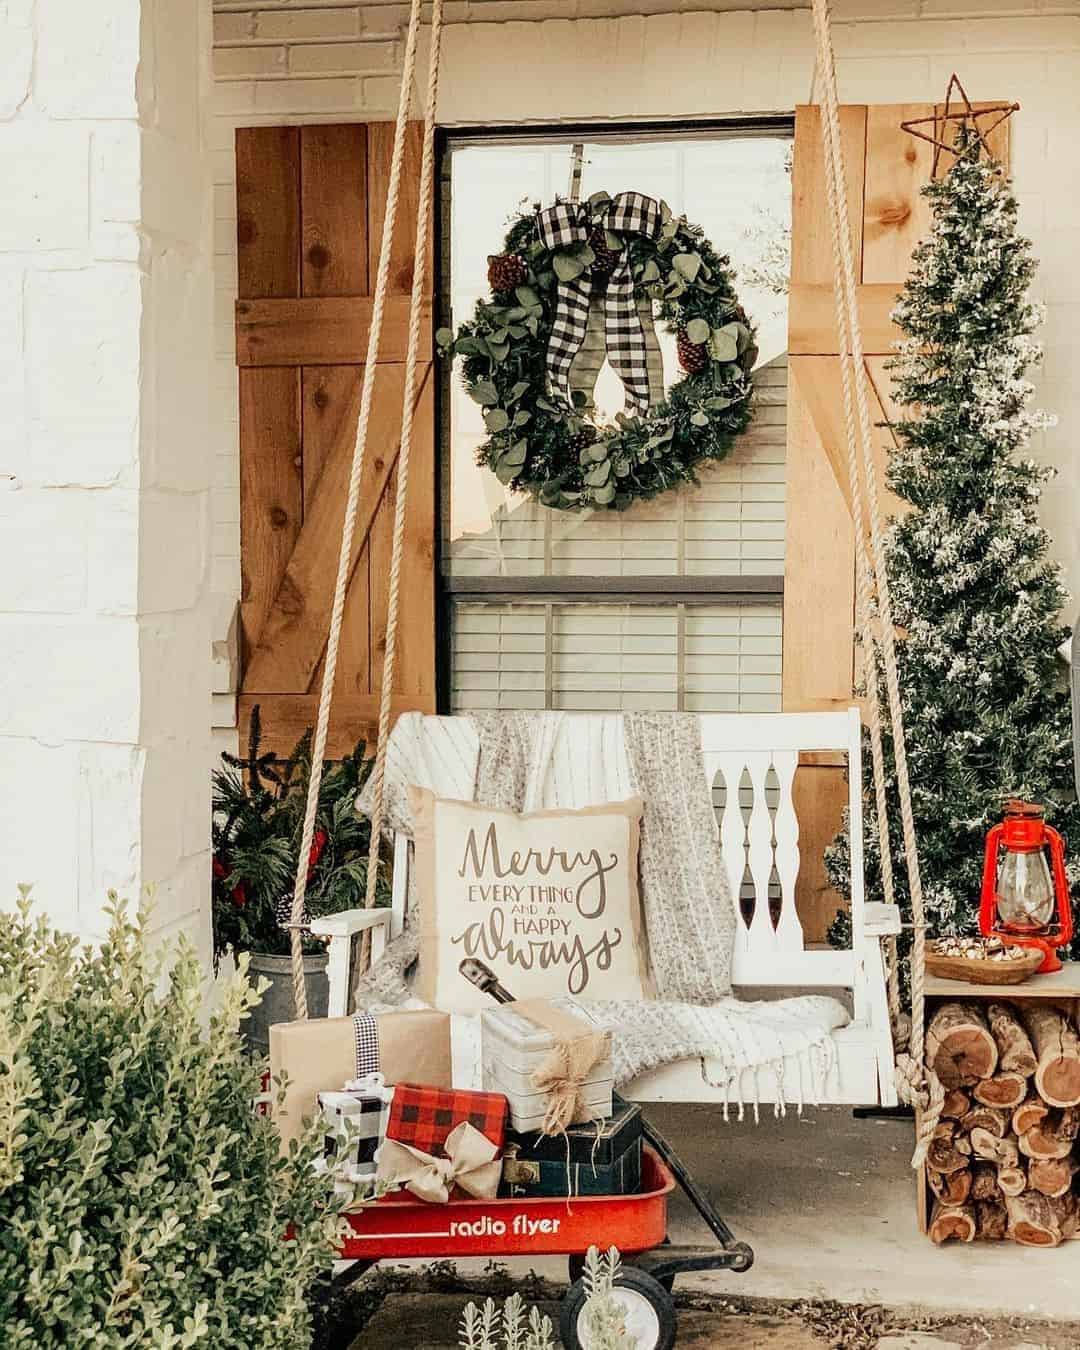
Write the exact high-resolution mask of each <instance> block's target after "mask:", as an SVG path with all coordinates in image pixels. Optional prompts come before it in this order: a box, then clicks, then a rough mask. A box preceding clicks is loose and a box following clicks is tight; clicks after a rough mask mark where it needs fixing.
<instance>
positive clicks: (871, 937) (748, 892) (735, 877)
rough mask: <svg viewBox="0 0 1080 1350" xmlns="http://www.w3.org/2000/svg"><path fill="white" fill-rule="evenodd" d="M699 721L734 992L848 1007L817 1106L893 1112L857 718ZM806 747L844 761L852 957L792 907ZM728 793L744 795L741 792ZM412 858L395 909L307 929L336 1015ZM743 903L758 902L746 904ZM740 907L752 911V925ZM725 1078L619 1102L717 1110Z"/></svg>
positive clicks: (661, 1072) (636, 1089) (668, 1082)
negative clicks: (811, 941) (809, 929)
mask: <svg viewBox="0 0 1080 1350" xmlns="http://www.w3.org/2000/svg"><path fill="white" fill-rule="evenodd" d="M699 717H700V724H701V739H702V749H703V752H704V760H705V769H706V773H707V775H708V778H709V781H710V784H711V785H712V787H713V790H714V800H715V798H716V796H717V789H722V797H723V807H722V810H721V811H720V812H719V813H718V814H719V821H718V830H719V834H720V842H721V847H722V852H723V857H724V863H725V866H726V868H727V872H728V880H729V882H730V890H731V894H732V896H733V897H734V904H735V914H736V940H735V948H734V959H733V971H732V979H733V984H734V986H735V989H736V993H737V994H740V995H741V996H743V997H750V998H761V997H768V996H770V995H771V994H777V993H779V992H781V991H782V992H783V993H785V994H794V993H808V992H825V993H830V994H834V995H836V996H838V997H839V998H841V1000H842V1001H847V1002H848V1003H849V1006H850V1011H851V1021H850V1022H849V1023H848V1024H847V1025H846V1026H843V1027H840V1028H839V1029H838V1030H836V1031H835V1032H833V1040H834V1045H835V1050H836V1071H835V1072H834V1073H832V1074H830V1075H829V1076H828V1079H827V1082H826V1091H825V1094H824V1096H823V1098H822V1100H823V1101H826V1102H833V1103H847V1104H851V1105H867V1104H874V1103H880V1104H881V1105H883V1106H893V1105H895V1104H896V1101H897V1097H896V1088H895V1085H894V1077H893V1071H894V1057H893V1040H892V1032H891V1027H890V1019H889V1007H888V998H887V992H886V968H885V954H884V952H883V950H882V942H883V940H884V939H885V938H886V937H887V936H889V934H895V932H896V931H897V928H898V919H899V916H898V911H897V909H896V907H895V906H894V905H884V904H868V903H867V902H866V900H865V898H864V891H863V831H862V793H861V790H862V750H861V728H860V719H859V710H858V709H857V708H849V709H848V710H846V711H842V712H808V713H766V714H730V713H702V714H700V715H699ZM811 750H816V751H834V752H835V751H840V752H843V753H844V754H846V756H847V779H848V814H849V820H850V832H851V867H852V875H851V930H852V942H851V948H850V950H847V951H844V950H833V949H828V948H816V947H808V946H807V944H806V942H805V940H804V936H803V929H802V925H801V923H800V921H799V916H798V913H797V911H796V908H795V882H796V878H797V876H798V873H799V865H800V855H799V826H798V820H797V818H796V813H795V807H794V801H793V795H792V789H793V784H794V779H795V772H796V769H797V767H798V764H799V755H800V752H803V751H811ZM747 783H748V785H747ZM733 785H734V786H736V787H737V788H738V789H739V790H737V792H736V793H734V794H733V793H732V786H733ZM736 801H737V802H738V805H737V806H736V804H735V803H736ZM411 852H412V848H411V844H410V842H409V840H408V839H407V838H405V836H404V835H398V836H397V838H396V840H395V848H394V875H393V894H392V903H391V905H390V907H389V908H372V909H354V910H348V911H346V912H344V913H341V914H336V915H333V916H332V917H329V918H324V919H319V920H317V921H316V922H315V923H314V924H313V925H312V931H313V932H314V933H316V934H317V935H319V936H322V937H325V938H327V939H329V948H330V962H329V979H330V999H329V1014H330V1016H331V1017H334V1016H344V1015H345V1014H346V1013H347V1012H348V1006H347V1005H348V991H349V972H350V962H351V958H352V952H353V945H354V944H353V939H354V937H356V936H357V935H358V934H360V933H362V932H364V930H366V929H370V930H371V958H372V961H377V960H378V959H379V957H380V955H381V954H382V952H383V949H384V948H385V945H386V942H387V941H388V940H389V939H390V938H392V937H395V936H396V935H397V934H398V933H400V932H401V931H402V928H403V926H404V922H405V903H406V895H407V893H408V869H409V866H410V858H411ZM770 892H771V897H772V903H771V905H770ZM740 893H741V895H742V897H743V898H744V903H742V904H741V903H740V900H739V896H740ZM748 899H752V902H753V903H752V905H748V904H745V901H746V900H748ZM744 909H749V911H750V920H749V922H747V920H746V918H745V917H744ZM774 918H775V922H774ZM719 1081H720V1072H719V1066H714V1069H713V1071H710V1065H709V1062H708V1060H706V1061H704V1062H703V1063H702V1062H699V1061H698V1060H697V1059H692V1060H690V1059H684V1060H678V1061H676V1062H675V1063H672V1064H668V1065H666V1066H664V1067H662V1068H659V1069H654V1070H652V1071H651V1072H649V1073H647V1074H643V1075H642V1076H641V1077H639V1078H637V1079H635V1080H634V1082H633V1083H632V1084H631V1085H630V1086H629V1087H628V1088H627V1089H625V1090H624V1095H625V1096H627V1097H630V1098H631V1099H633V1100H636V1101H665V1102H716V1103H721V1102H723V1101H724V1097H725V1093H724V1090H723V1088H722V1087H720V1086H718V1085H715V1084H718V1083H719ZM778 1088H779V1085H778V1084H777V1083H776V1081H775V1077H774V1076H773V1075H772V1073H771V1072H769V1073H763V1074H762V1075H761V1080H760V1100H761V1101H762V1102H772V1101H776V1100H782V1097H781V1096H780V1093H779V1091H778Z"/></svg>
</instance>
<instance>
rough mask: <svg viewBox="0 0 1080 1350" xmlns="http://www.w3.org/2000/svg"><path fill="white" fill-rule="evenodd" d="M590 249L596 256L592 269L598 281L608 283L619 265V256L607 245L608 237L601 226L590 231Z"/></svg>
mask: <svg viewBox="0 0 1080 1350" xmlns="http://www.w3.org/2000/svg"><path fill="white" fill-rule="evenodd" d="M589 247H590V248H591V249H592V251H593V253H594V254H595V255H596V258H595V261H594V262H593V265H592V267H591V269H590V270H591V272H592V275H593V276H594V277H595V278H596V280H597V281H607V279H608V277H610V276H611V274H612V272H614V271H615V269H616V267H618V265H619V254H618V253H617V252H616V251H615V250H614V249H611V248H608V245H607V235H606V234H605V233H604V231H603V229H602V228H601V226H599V225H596V226H594V227H593V229H592V230H590V231H589Z"/></svg>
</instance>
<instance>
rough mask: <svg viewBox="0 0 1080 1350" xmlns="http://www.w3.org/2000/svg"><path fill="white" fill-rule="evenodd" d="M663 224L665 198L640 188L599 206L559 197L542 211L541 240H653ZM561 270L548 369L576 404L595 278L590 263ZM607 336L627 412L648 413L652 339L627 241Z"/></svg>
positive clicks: (608, 308)
mask: <svg viewBox="0 0 1080 1350" xmlns="http://www.w3.org/2000/svg"><path fill="white" fill-rule="evenodd" d="M593 201H594V202H595V201H596V199H595V198H594V199H593ZM660 224H661V211H660V203H659V202H658V201H656V199H655V198H653V197H646V196H645V194H644V193H641V192H620V193H619V194H618V195H617V196H615V197H611V198H604V199H602V201H601V203H600V204H599V205H598V206H594V205H592V204H590V203H589V202H556V203H555V205H554V206H549V207H547V208H545V209H544V210H543V211H539V212H538V213H537V227H538V230H539V236H540V240H541V242H542V243H543V245H544V247H545V248H549V249H553V250H573V249H574V248H576V247H579V246H581V245H583V244H587V243H588V241H589V235H590V233H591V231H592V230H594V229H601V230H606V231H607V232H608V233H610V234H617V235H627V234H640V235H644V236H645V238H647V239H654V238H655V237H656V235H657V234H658V233H659V230H660ZM571 256H572V255H571ZM571 265H572V264H571ZM556 275H557V276H558V278H559V279H558V286H557V288H556V294H555V315H554V318H553V320H552V324H551V336H550V338H549V339H548V349H547V358H546V359H547V372H548V380H549V381H550V384H551V389H552V392H553V393H556V394H561V395H562V397H563V398H565V399H566V401H567V402H568V403H572V402H573V399H572V397H571V383H570V368H571V366H572V365H573V364H574V358H575V356H577V354H578V352H579V351H580V350H581V345H582V343H583V342H584V340H585V334H586V332H587V330H588V326H589V301H590V299H591V297H592V290H593V282H592V277H591V276H590V274H589V270H588V268H587V267H586V268H584V269H583V270H582V271H580V272H578V273H577V274H576V275H572V276H567V277H565V278H564V277H563V276H561V275H559V267H558V265H556ZM604 337H605V341H606V344H607V356H608V360H609V361H610V362H611V367H612V369H613V370H614V371H615V373H616V374H617V375H618V376H619V378H620V379H621V380H622V382H623V385H624V387H625V389H626V407H627V411H628V412H631V413H637V414H640V415H644V414H645V413H647V412H648V411H649V344H648V339H647V336H646V333H645V329H644V327H643V325H642V318H641V314H640V313H639V311H638V306H637V301H636V300H635V299H634V275H633V269H632V267H631V264H630V255H629V251H628V249H627V248H626V246H625V244H623V245H622V247H621V248H620V250H619V261H618V263H617V264H616V267H615V270H614V272H612V274H611V276H610V278H609V279H608V283H607V291H606V293H605V296H604Z"/></svg>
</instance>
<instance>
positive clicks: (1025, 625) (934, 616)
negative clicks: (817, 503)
mask: <svg viewBox="0 0 1080 1350" xmlns="http://www.w3.org/2000/svg"><path fill="white" fill-rule="evenodd" d="M981 150H982V146H981V142H980V141H979V139H978V138H977V137H976V136H975V134H974V132H973V131H971V130H970V129H962V130H961V132H960V134H959V137H958V139H957V152H958V157H957V159H956V161H955V163H954V164H953V167H952V168H951V169H950V170H949V172H948V173H947V174H945V175H944V176H943V177H941V178H939V179H937V180H936V181H934V182H932V183H930V184H929V185H928V186H927V187H926V188H925V189H924V194H925V196H926V197H927V198H928V199H929V201H930V205H931V208H932V212H933V225H932V228H931V230H930V233H929V235H928V237H927V238H926V239H925V240H924V241H923V242H922V243H921V244H919V246H918V247H917V248H916V250H915V253H914V257H913V265H912V270H911V274H910V276H909V278H908V280H907V283H906V285H905V287H904V289H903V292H902V293H901V296H900V299H899V302H898V304H897V307H896V310H895V312H894V318H895V319H896V321H897V323H898V324H899V326H900V328H901V330H902V332H903V334H904V340H903V342H902V343H901V344H900V347H899V354H898V355H897V357H895V358H894V359H893V361H892V362H891V370H892V373H893V380H894V397H895V399H896V402H897V403H898V404H899V405H900V407H902V408H903V409H904V410H905V414H906V415H905V418H904V420H901V421H898V422H897V423H896V424H895V425H894V426H893V428H892V430H893V433H894V436H895V439H896V446H895V448H894V449H893V451H892V454H891V458H890V462H889V468H888V483H889V486H890V488H891V489H892V491H893V492H894V493H895V494H896V495H897V496H898V497H899V498H901V499H902V501H903V502H904V503H906V505H907V509H905V510H904V511H903V512H902V513H898V514H897V515H896V516H895V517H893V518H892V519H891V520H890V522H889V525H888V530H887V548H886V552H887V559H888V573H889V582H890V587H891V595H892V604H893V617H894V620H895V622H896V625H897V628H898V635H897V636H898V641H897V656H898V661H899V666H900V689H901V696H902V701H903V709H904V724H905V732H906V740H907V750H908V763H909V769H910V775H911V782H912V790H913V807H914V814H915V824H916V830H917V838H918V842H919V858H920V862H921V865H922V878H923V887H924V890H925V894H926V904H927V919H928V924H929V926H930V930H931V933H932V934H935V935H944V934H948V933H957V932H971V931H973V930H974V927H975V924H976V922H977V907H978V894H979V883H980V878H981V873H982V849H983V842H984V837H985V833H986V831H987V829H988V828H989V826H990V825H991V824H992V823H993V822H994V821H995V820H997V819H999V818H1000V815H1001V807H1002V803H1003V800H1004V798H1005V797H1006V796H1019V797H1023V798H1025V799H1027V800H1031V801H1036V802H1040V803H1043V804H1044V805H1045V807H1046V814H1047V819H1048V820H1049V821H1051V822H1052V823H1053V824H1054V825H1056V826H1057V828H1059V829H1060V830H1062V832H1063V833H1064V834H1065V837H1066V842H1067V844H1069V845H1071V846H1072V847H1071V848H1070V850H1069V852H1070V854H1071V856H1072V858H1073V859H1074V860H1075V859H1076V857H1077V847H1078V846H1080V814H1078V812H1077V807H1076V803H1075V798H1074V793H1073V791H1072V752H1071V726H1070V708H1069V700H1068V695H1067V693H1066V692H1065V690H1064V688H1063V681H1062V669H1061V663H1060V661H1059V658H1058V655H1057V652H1058V648H1059V647H1060V645H1061V643H1062V642H1063V640H1064V639H1065V638H1066V637H1067V636H1068V630H1067V629H1066V628H1064V627H1063V626H1062V624H1061V621H1060V618H1059V613H1060V610H1061V608H1062V605H1063V604H1064V603H1065V601H1066V599H1067V596H1066V593H1065V591H1064V589H1063V587H1062V585H1061V581H1060V578H1059V574H1058V569H1057V567H1056V565H1055V564H1054V563H1053V562H1052V561H1051V560H1050V559H1049V557H1048V546H1049V538H1048V536H1047V534H1046V532H1045V531H1044V530H1043V529H1042V528H1041V526H1040V524H1039V519H1038V503H1039V497H1040V493H1041V488H1042V484H1043V483H1044V482H1046V481H1047V480H1048V479H1049V478H1050V477H1051V476H1052V471H1051V470H1048V469H1047V468H1045V467H1044V466H1041V465H1039V464H1038V463H1036V462H1035V461H1034V460H1033V459H1031V458H1029V457H1028V456H1027V455H1026V453H1025V450H1026V447H1027V446H1028V443H1029V441H1030V439H1031V437H1032V435H1033V434H1034V433H1036V432H1038V431H1040V430H1042V429H1043V428H1045V427H1047V426H1049V425H1051V424H1052V420H1053V419H1052V418H1050V417H1048V416H1047V415H1046V414H1045V413H1042V412H1039V411H1036V410H1034V409H1033V408H1032V406H1031V403H1032V398H1033V393H1034V390H1033V387H1032V385H1031V383H1030V382H1029V380H1028V379H1027V378H1026V373H1027V371H1028V370H1029V369H1030V368H1031V367H1032V366H1033V365H1034V364H1036V363H1037V362H1038V360H1039V359H1040V356H1041V348H1040V347H1039V344H1038V343H1037V342H1036V341H1035V340H1034V338H1033V336H1032V335H1033V333H1034V332H1035V330H1036V328H1037V327H1038V325H1039V323H1040V321H1041V315H1040V312H1039V309H1038V307H1037V306H1036V305H1035V304H1033V303H1032V301H1031V300H1030V299H1029V297H1028V287H1029V285H1030V283H1031V281H1032V278H1033V276H1034V274H1035V270H1036V263H1035V259H1034V257H1033V255H1032V248H1031V243H1030V241H1029V240H1027V239H1025V238H1024V237H1023V236H1022V235H1020V234H1019V233H1018V230H1017V205H1016V200H1015V198H1014V197H1013V194H1012V190H1011V185H1010V184H1009V182H1008V179H1007V178H1006V176H1005V174H1004V171H1003V170H1002V168H1001V166H1000V165H999V164H997V163H995V162H994V161H992V160H988V159H986V158H982V157H981ZM881 697H882V707H883V708H884V707H885V701H884V700H885V695H884V689H882V695H881ZM883 720H884V721H885V722H886V723H887V719H886V718H883ZM883 734H884V737H885V746H884V748H885V755H886V762H887V768H888V771H889V792H890V806H891V807H893V808H895V806H896V792H895V777H894V776H893V756H892V746H891V742H890V740H889V737H888V727H887V725H886V726H885V727H884V728H883ZM866 763H867V765H868V770H867V771H868V774H869V755H867V756H866ZM870 786H871V783H870V780H869V777H868V780H867V787H868V789H869V788H870ZM867 801H868V805H869V806H870V807H871V810H870V812H869V816H868V819H867V822H866V835H867V845H868V847H867V855H868V856H867V864H868V877H867V882H868V893H869V895H870V897H871V898H874V899H879V898H881V897H880V893H879V887H878V885H877V884H876V883H877V880H878V876H879V875H880V873H879V862H878V859H879V856H880V855H879V851H878V848H877V822H876V819H875V817H874V814H873V810H872V792H870V793H869V795H868V799H867ZM891 816H892V820H893V821H894V822H895V821H897V820H898V819H899V812H898V810H896V809H894V810H892V813H891ZM892 852H893V859H894V861H893V874H894V877H895V879H896V883H897V888H898V893H899V895H898V898H900V899H901V901H902V902H903V901H904V900H905V899H906V890H907V876H906V871H905V865H904V860H903V853H902V850H901V844H900V839H899V829H898V828H894V831H893V848H892ZM827 864H828V867H829V873H830V877H831V880H832V882H833V884H834V885H835V886H836V887H837V888H838V889H840V890H842V891H846V889H847V886H846V882H847V875H848V858H847V847H846V840H844V839H843V838H841V839H839V840H837V841H836V843H835V844H834V845H833V846H832V848H831V849H830V850H829V853H828V855H827ZM1071 870H1072V869H1071ZM1073 875H1074V876H1075V872H1073ZM844 926H845V925H844V921H843V916H842V918H841V920H840V921H839V922H838V925H837V928H838V929H839V930H840V931H838V932H837V933H836V934H835V936H837V937H842V936H843V933H842V930H843V928H844Z"/></svg>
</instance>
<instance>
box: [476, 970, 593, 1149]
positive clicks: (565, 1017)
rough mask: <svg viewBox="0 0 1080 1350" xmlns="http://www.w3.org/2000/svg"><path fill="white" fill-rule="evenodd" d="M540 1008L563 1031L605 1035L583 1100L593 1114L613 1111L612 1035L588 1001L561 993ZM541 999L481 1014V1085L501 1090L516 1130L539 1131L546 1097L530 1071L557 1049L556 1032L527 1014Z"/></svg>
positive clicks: (536, 1007) (589, 1112)
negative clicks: (601, 1023)
mask: <svg viewBox="0 0 1080 1350" xmlns="http://www.w3.org/2000/svg"><path fill="white" fill-rule="evenodd" d="M544 1007H546V1008H547V1009H549V1010H550V1012H551V1013H552V1014H554V1016H552V1017H551V1018H550V1020H551V1021H553V1022H557V1023H559V1024H560V1026H561V1032H562V1035H563V1036H564V1037H565V1036H566V1035H570V1036H572V1035H573V1034H574V1029H575V1028H576V1027H577V1026H578V1025H580V1030H581V1034H583V1035H596V1034H599V1035H600V1036H601V1037H602V1038H603V1051H602V1055H601V1058H600V1059H599V1060H598V1061H597V1062H596V1063H595V1064H594V1065H593V1067H592V1068H591V1069H590V1070H589V1072H588V1073H587V1075H586V1076H585V1080H584V1083H583V1085H582V1089H581V1094H580V1095H581V1099H582V1102H583V1104H584V1108H585V1111H586V1112H587V1114H588V1115H589V1116H590V1117H592V1118H594V1119H595V1118H597V1117H599V1118H600V1119H606V1118H607V1117H608V1116H610V1115H611V1099H612V1088H613V1084H614V1072H613V1070H612V1064H611V1033H610V1032H608V1031H604V1030H603V1028H602V1027H600V1026H599V1025H598V1024H597V1022H596V1020H595V1018H594V1017H593V1014H592V1013H591V1012H590V1011H589V1008H588V1005H587V1004H583V1003H578V1002H576V1000H574V999H572V998H568V997H566V996H562V997H559V998H553V999H547V1000H545V1001H544ZM540 1008H541V1005H540V1004H539V1003H534V1002H529V1003H521V1004H516V1003H506V1004H503V1005H502V1006H501V1007H498V1008H489V1009H487V1010H485V1012H484V1013H483V1016H482V1018H481V1022H482V1041H483V1085H484V1089H485V1091H488V1092H501V1093H503V1094H504V1095H505V1096H506V1098H507V1100H508V1101H509V1103H510V1124H511V1126H512V1128H513V1129H515V1130H517V1131H518V1132H519V1133H529V1132H530V1131H533V1130H538V1129H539V1128H540V1127H541V1125H542V1124H543V1122H544V1116H545V1114H546V1113H547V1107H548V1097H547V1094H546V1093H545V1092H543V1091H541V1090H540V1089H539V1088H538V1087H537V1086H536V1084H535V1083H534V1081H533V1075H534V1074H535V1073H536V1072H537V1070H538V1069H540V1068H541V1066H542V1065H544V1064H545V1063H546V1062H547V1061H548V1059H549V1058H550V1056H551V1055H552V1053H553V1052H554V1050H555V1046H556V1041H557V1039H558V1036H557V1033H556V1032H555V1031H554V1030H552V1029H550V1028H549V1027H545V1026H541V1025H538V1023H537V1022H536V1021H534V1020H533V1019H532V1017H531V1016H530V1015H529V1013H530V1011H532V1010H539V1009H540Z"/></svg>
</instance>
